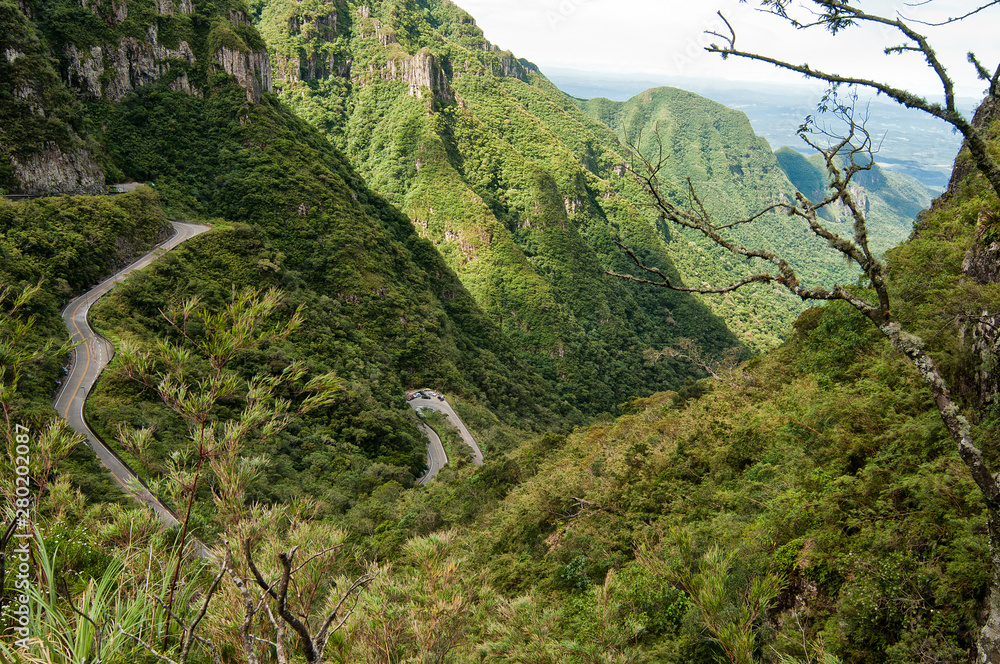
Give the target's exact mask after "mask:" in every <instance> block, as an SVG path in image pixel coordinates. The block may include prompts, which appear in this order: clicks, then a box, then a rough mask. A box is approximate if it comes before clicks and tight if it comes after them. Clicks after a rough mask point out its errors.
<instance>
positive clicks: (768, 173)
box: [581, 88, 931, 349]
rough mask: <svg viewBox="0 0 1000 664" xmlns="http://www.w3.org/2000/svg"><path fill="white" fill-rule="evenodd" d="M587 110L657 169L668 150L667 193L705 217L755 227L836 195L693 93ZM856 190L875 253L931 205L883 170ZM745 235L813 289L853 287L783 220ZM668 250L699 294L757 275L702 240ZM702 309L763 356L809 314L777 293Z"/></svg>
mask: <svg viewBox="0 0 1000 664" xmlns="http://www.w3.org/2000/svg"><path fill="white" fill-rule="evenodd" d="M581 106H582V107H583V108H584V109H585V110H586V111H587V112H588V113H590V114H591V115H593V116H594V117H596V118H599V119H600V120H602V121H603V122H605V123H606V124H607V125H608V126H609V127H611V128H613V129H614V130H615V131H616V132H617V133H618V134H620V135H622V136H624V137H628V140H631V141H632V142H634V143H635V147H636V149H638V150H639V151H640V152H641V153H642V154H643V155H644V156H645V157H646V158H647V159H650V160H652V161H654V162H658V161H659V160H660V158H661V149H662V158H663V167H662V169H661V171H660V175H659V177H660V178H661V180H662V181H663V182H664V190H665V192H667V193H669V194H670V195H671V196H672V197H673V199H674V200H676V201H678V202H681V201H685V200H687V198H688V197H689V196H690V192H689V191H688V183H689V182H690V186H691V187H692V190H693V192H694V194H695V195H696V196H698V199H699V200H700V201H701V203H702V204H704V206H705V208H706V210H707V211H708V213H709V214H711V215H712V216H713V217H714V218H716V219H719V220H720V221H722V220H724V221H725V222H726V223H732V222H736V221H739V220H741V219H749V218H751V217H752V216H753V215H755V214H757V213H758V212H760V211H761V210H763V209H764V208H766V207H768V206H770V205H772V204H774V203H777V202H779V201H788V200H794V198H795V194H796V192H797V191H801V192H802V193H803V194H805V195H806V196H807V197H809V198H810V199H811V200H813V201H815V202H819V201H821V200H823V199H824V198H825V197H826V196H827V195H828V194H829V191H828V189H827V184H828V175H827V174H826V172H825V170H824V168H823V167H822V162H821V161H817V160H816V159H815V158H813V159H812V160H811V161H810V160H807V159H806V158H805V157H803V156H801V155H800V154H799V153H798V152H795V151H793V150H791V149H789V148H782V149H781V150H779V151H778V152H777V153H772V152H771V146H769V145H768V143H767V141H765V140H764V139H763V138H761V137H759V136H756V135H754V132H753V128H752V127H751V126H750V123H749V122H748V121H747V119H746V117H745V116H744V115H743V113H741V112H739V111H734V110H731V109H728V108H726V107H725V106H722V105H721V104H718V103H716V102H713V101H710V100H708V99H705V98H704V97H700V96H698V95H695V94H693V93H690V92H686V91H684V90H677V89H675V88H656V89H652V90H647V91H646V92H644V93H642V94H641V95H637V96H635V97H633V98H632V99H629V100H628V101H625V102H613V101H610V100H608V99H592V100H590V101H587V102H582V103H581ZM817 156H818V155H817ZM854 186H855V190H856V191H857V192H858V193H859V198H860V199H862V200H863V201H864V206H865V212H866V214H868V215H869V218H870V220H871V225H870V229H871V234H872V238H873V247H874V248H875V250H876V251H878V252H883V251H885V250H886V249H888V248H890V247H892V246H895V245H896V244H898V243H899V242H901V241H902V240H904V239H906V238H907V237H908V236H909V234H910V231H911V230H912V227H913V220H914V218H915V217H916V215H917V213H918V212H919V211H920V210H922V209H923V208H925V207H926V206H927V205H929V204H930V200H931V197H930V192H929V191H928V190H927V189H926V188H925V187H923V186H922V185H920V184H919V183H917V182H915V181H911V180H909V179H906V178H904V177H903V176H899V175H896V174H886V172H885V171H882V170H881V169H879V168H878V166H875V167H874V168H873V170H872V171H870V172H869V173H865V174H864V175H863V176H861V177H859V178H857V180H856V181H855V183H854ZM825 212H826V211H824V213H825ZM827 216H828V217H829V221H831V222H834V225H833V226H832V227H831V230H833V232H835V233H840V234H844V233H846V234H850V228H851V223H852V222H849V221H848V220H847V217H846V215H844V214H843V213H840V214H839V215H833V214H831V215H827ZM741 228H742V230H740V231H739V232H738V234H737V236H738V238H739V239H740V241H742V242H744V243H745V244H746V246H754V247H761V248H766V249H767V250H769V251H776V252H777V253H778V254H779V255H782V256H787V257H789V258H790V259H791V261H792V263H793V264H794V265H795V267H796V268H797V269H798V270H799V272H800V274H802V275H805V276H806V277H807V278H808V280H809V283H811V284H816V285H826V286H827V287H829V286H830V285H832V284H833V283H842V284H843V283H851V282H853V281H854V279H855V275H854V274H853V272H852V268H850V267H848V266H846V265H845V264H844V263H843V261H842V260H841V259H840V258H839V257H837V256H834V255H832V254H830V253H829V252H828V251H826V249H827V247H826V243H825V242H824V241H822V240H820V239H819V238H817V237H815V236H813V235H812V233H810V232H809V231H808V229H807V228H806V227H805V226H803V225H802V224H801V223H797V222H796V221H795V220H791V219H788V218H787V217H786V216H785V215H783V214H781V213H780V212H774V213H771V214H768V215H765V216H764V217H763V218H761V219H760V220H759V221H757V222H755V223H754V224H750V225H747V226H745V227H741ZM666 241H667V246H668V250H669V253H670V256H671V257H672V258H673V259H674V263H675V264H676V265H677V269H678V271H679V272H680V274H681V275H682V277H683V278H684V280H685V282H686V283H688V284H689V285H692V286H707V285H709V284H711V285H712V286H713V287H718V286H724V285H728V284H729V283H732V282H734V281H736V280H737V279H739V278H743V277H745V276H747V275H749V274H751V273H753V272H754V271H756V270H758V269H759V266H756V265H753V264H749V263H742V262H741V261H739V260H736V259H734V258H733V257H732V256H729V255H727V254H726V253H725V252H724V251H720V249H719V248H718V247H716V246H714V245H713V244H712V243H711V242H708V241H706V240H705V238H703V237H702V236H701V235H700V234H698V233H695V232H688V231H685V230H684V229H679V230H678V229H674V234H673V235H667V236H666ZM703 301H704V302H705V303H706V304H708V305H709V306H710V307H711V308H712V310H713V311H714V312H715V313H716V314H717V315H719V316H720V317H722V318H723V319H724V320H725V321H726V324H727V325H729V327H730V329H732V330H733V331H734V332H735V333H737V335H738V336H740V337H741V338H742V339H743V340H744V342H745V343H747V344H748V345H750V346H752V347H754V348H757V349H764V348H768V347H770V346H772V345H774V344H776V343H777V342H778V340H779V339H781V338H783V335H784V334H785V333H786V332H787V330H788V329H789V327H790V326H791V323H792V321H794V320H795V317H796V316H797V315H798V314H799V313H801V311H802V310H803V303H802V302H801V301H799V300H798V298H796V297H795V296H793V295H792V294H791V293H788V292H787V291H785V290H784V289H781V288H775V287H772V286H751V287H749V288H746V289H741V290H739V291H736V292H734V293H730V294H727V295H726V296H725V297H721V298H705V299H704V300H703Z"/></svg>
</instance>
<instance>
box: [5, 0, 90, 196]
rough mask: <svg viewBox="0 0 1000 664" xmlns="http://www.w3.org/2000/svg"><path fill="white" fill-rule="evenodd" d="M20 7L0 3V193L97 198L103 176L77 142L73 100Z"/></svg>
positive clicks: (80, 125)
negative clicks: (91, 196) (73, 195)
mask: <svg viewBox="0 0 1000 664" xmlns="http://www.w3.org/2000/svg"><path fill="white" fill-rule="evenodd" d="M25 8H27V9H28V10H29V12H30V7H21V6H19V5H17V4H15V3H13V2H11V1H8V0H4V1H3V2H0V53H2V54H3V57H2V58H0V117H2V124H0V155H2V156H0V191H3V192H5V193H17V194H30V195H41V194H48V193H51V194H68V193H98V192H100V191H103V189H104V174H103V172H102V171H101V168H100V166H99V165H98V164H97V162H96V161H95V159H94V157H93V156H92V154H91V151H90V149H89V146H88V145H87V142H86V141H85V140H83V139H82V138H81V137H80V132H81V131H82V130H83V122H82V117H81V113H80V108H79V105H78V103H77V101H76V99H75V97H74V96H73V95H72V94H71V93H70V92H69V91H68V90H67V89H66V87H65V86H64V85H63V84H62V82H61V81H60V80H59V76H58V74H57V72H56V71H55V69H54V68H53V67H52V63H51V60H50V58H49V57H48V53H47V51H46V49H45V46H44V42H43V40H42V37H41V35H40V34H39V33H38V31H37V29H36V28H35V26H34V25H33V24H32V22H31V21H30V20H29V19H28V15H27V14H26V13H25Z"/></svg>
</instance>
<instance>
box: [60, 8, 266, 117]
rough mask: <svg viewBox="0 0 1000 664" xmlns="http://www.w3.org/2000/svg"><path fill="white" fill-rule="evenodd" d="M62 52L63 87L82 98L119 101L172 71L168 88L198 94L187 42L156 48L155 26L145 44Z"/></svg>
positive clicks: (128, 42) (73, 48) (132, 41)
mask: <svg viewBox="0 0 1000 664" xmlns="http://www.w3.org/2000/svg"><path fill="white" fill-rule="evenodd" d="M65 48H66V59H67V61H68V63H69V64H68V67H67V77H66V83H67V84H69V85H70V86H71V87H73V88H75V89H77V90H79V91H80V94H81V96H83V97H84V98H88V99H101V98H102V97H103V98H107V99H110V100H111V101H121V99H122V98H123V97H125V95H127V94H128V93H130V92H132V91H133V90H134V89H136V88H137V87H139V86H140V85H145V84H147V83H155V82H156V81H158V80H160V79H161V78H163V77H164V76H165V75H166V74H168V73H170V72H171V70H172V69H173V68H174V67H177V69H176V74H175V76H174V77H173V80H171V82H170V88H171V89H172V90H178V91H180V92H186V93H187V94H199V91H198V90H197V89H195V88H194V87H193V86H192V85H191V81H190V80H189V79H188V73H187V69H188V68H190V67H193V66H194V64H195V56H194V52H193V51H192V50H191V46H190V45H188V43H187V42H186V41H182V42H180V44H179V45H178V47H177V48H173V49H171V48H166V47H165V46H162V45H160V44H158V43H157V28H156V25H151V26H149V30H148V32H147V36H146V39H144V40H139V39H136V38H135V37H125V38H123V39H122V40H121V41H119V42H118V43H117V44H110V45H107V46H92V47H91V48H90V49H89V50H84V51H81V50H80V49H78V48H77V46H76V45H75V44H66V47H65ZM178 64H181V66H178ZM227 71H228V70H227ZM230 73H231V72H230ZM241 84H242V81H241ZM258 99H259V96H258Z"/></svg>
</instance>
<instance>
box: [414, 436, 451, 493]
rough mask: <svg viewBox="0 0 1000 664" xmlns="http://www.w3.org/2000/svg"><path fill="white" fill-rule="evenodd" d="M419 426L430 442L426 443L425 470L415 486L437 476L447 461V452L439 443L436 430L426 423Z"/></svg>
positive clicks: (439, 439)
mask: <svg viewBox="0 0 1000 664" xmlns="http://www.w3.org/2000/svg"><path fill="white" fill-rule="evenodd" d="M419 426H420V430H421V431H423V432H424V435H425V436H427V438H428V439H429V440H430V441H431V442H430V443H429V444H428V445H427V472H426V473H424V474H423V475H422V476H421V477H419V478H418V479H417V482H416V484H417V486H420V485H422V484H427V483H428V482H430V481H431V480H432V479H434V478H435V477H437V474H438V472H439V471H440V470H441V468H443V467H444V466H445V465H446V464H447V463H448V454H447V453H446V452H445V451H444V445H442V444H441V437H440V436H438V435H437V431H435V430H434V429H432V428H431V427H429V426H427V425H426V424H420V425H419Z"/></svg>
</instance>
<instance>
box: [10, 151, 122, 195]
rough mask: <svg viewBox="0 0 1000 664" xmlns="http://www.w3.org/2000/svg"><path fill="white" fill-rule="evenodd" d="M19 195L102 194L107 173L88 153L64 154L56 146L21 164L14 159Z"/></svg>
mask: <svg viewBox="0 0 1000 664" xmlns="http://www.w3.org/2000/svg"><path fill="white" fill-rule="evenodd" d="M10 160H11V163H12V164H13V166H14V173H15V177H16V178H17V180H18V182H20V183H21V188H20V193H24V194H32V195H55V194H100V193H103V192H104V173H103V172H101V167H100V166H98V165H97V162H96V161H94V158H93V157H91V156H90V153H88V152H87V151H86V150H83V149H77V150H74V151H73V152H70V153H66V152H63V151H62V150H61V149H60V148H59V146H58V145H56V144H55V143H48V144H47V145H46V146H45V147H44V148H43V149H41V150H39V151H38V152H35V153H33V154H31V155H29V156H27V157H25V158H24V159H23V161H22V160H19V159H18V158H16V157H13V156H12V157H11V159H10Z"/></svg>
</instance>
